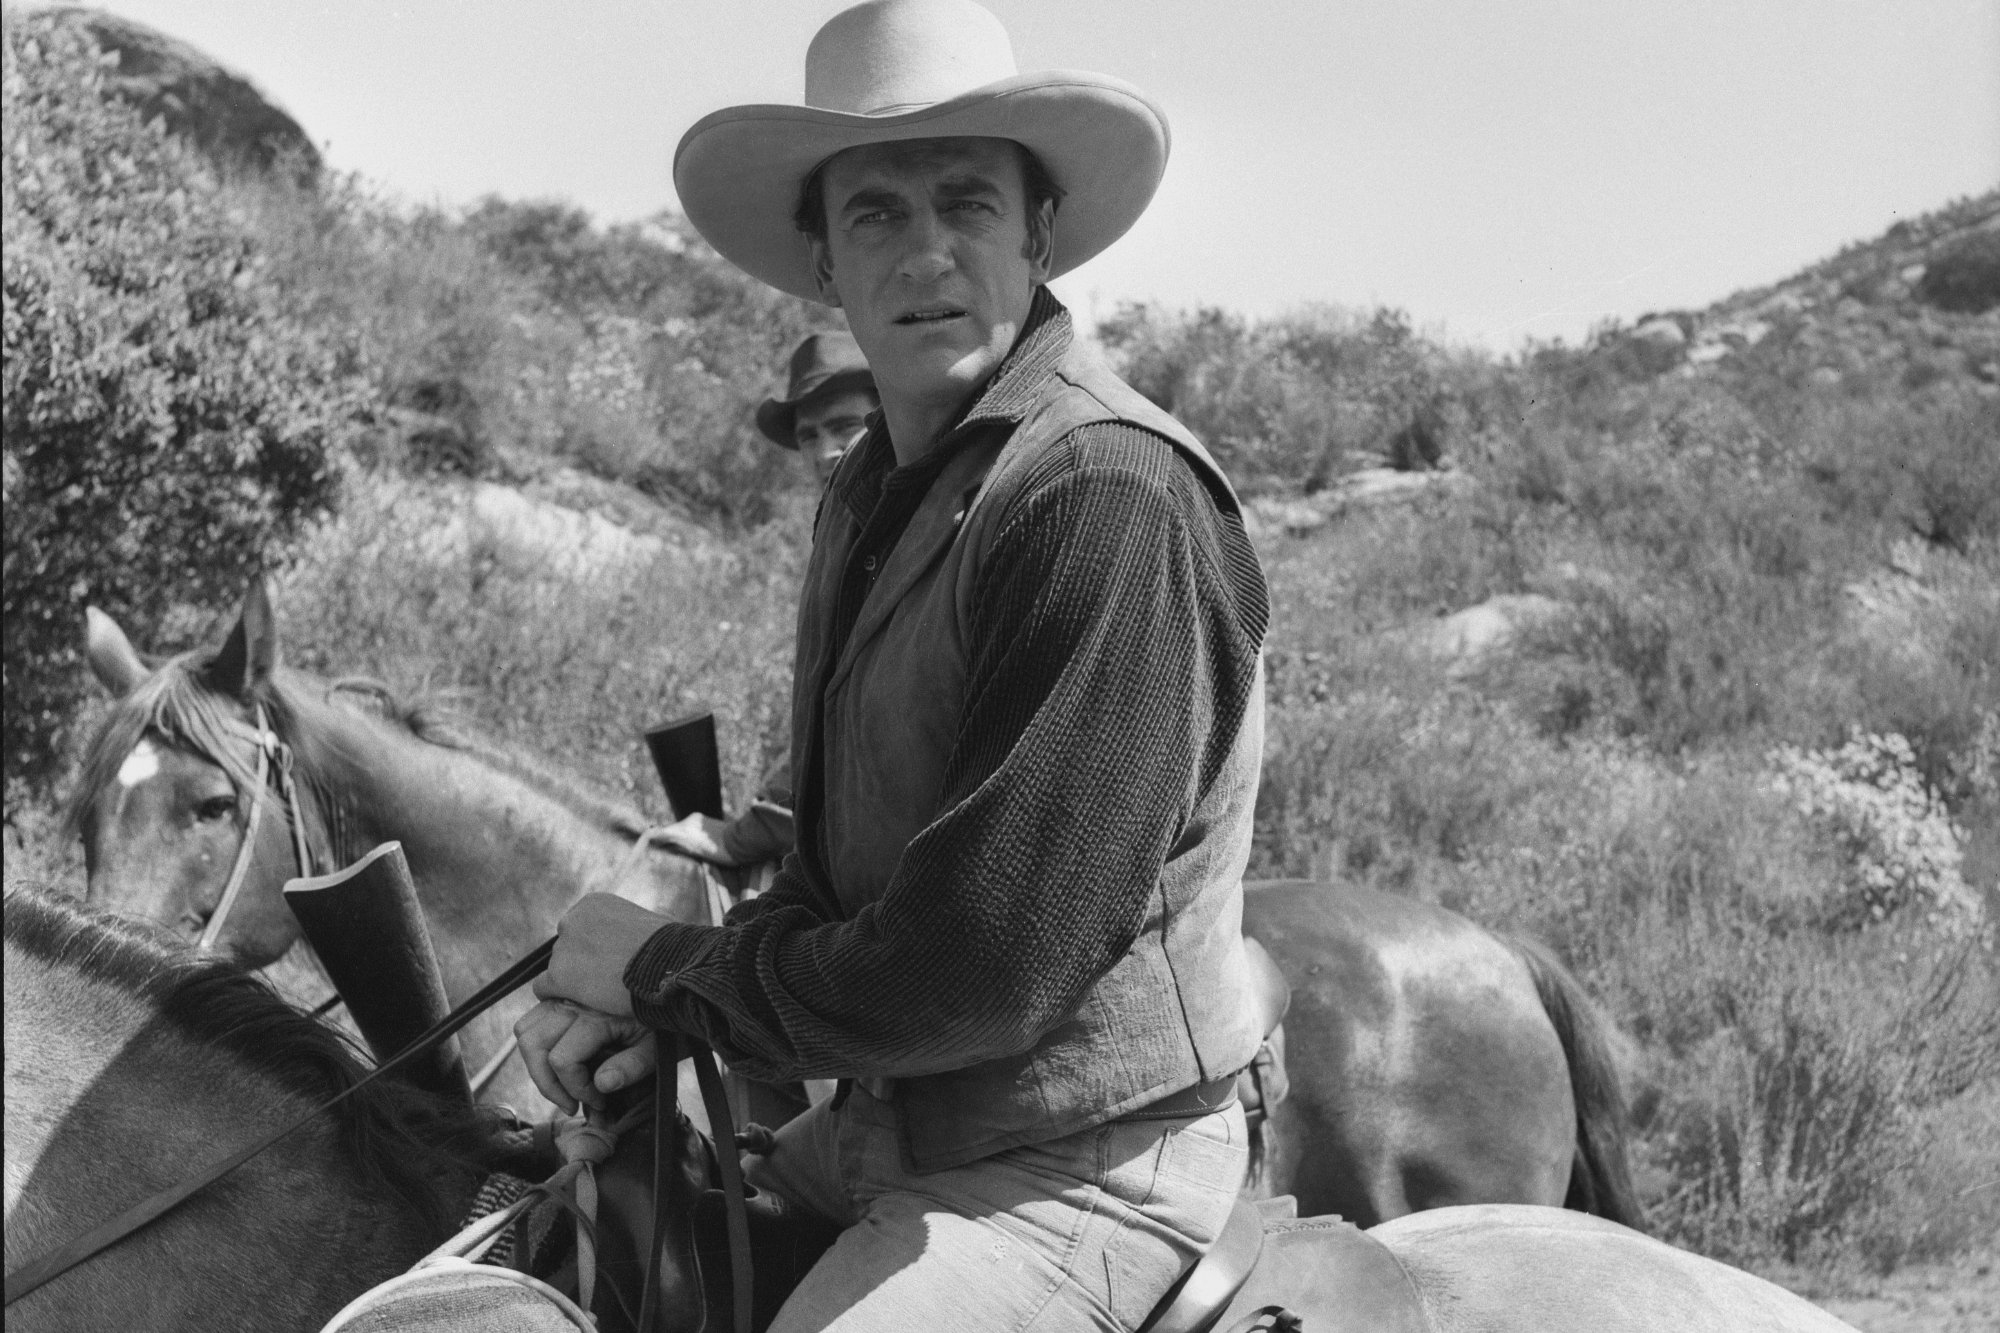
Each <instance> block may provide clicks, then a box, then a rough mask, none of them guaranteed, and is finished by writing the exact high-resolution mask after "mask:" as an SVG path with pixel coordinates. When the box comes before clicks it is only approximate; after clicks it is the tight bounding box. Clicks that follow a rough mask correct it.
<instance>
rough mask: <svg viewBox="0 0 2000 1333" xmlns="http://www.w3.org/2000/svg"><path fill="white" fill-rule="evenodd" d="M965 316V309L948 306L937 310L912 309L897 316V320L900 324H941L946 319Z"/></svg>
mask: <svg viewBox="0 0 2000 1333" xmlns="http://www.w3.org/2000/svg"><path fill="white" fill-rule="evenodd" d="M964 316H965V312H964V311H963V310H953V309H950V308H948V307H947V308H940V309H937V310H912V311H911V312H910V313H909V314H907V315H898V316H896V322H897V323H898V324H941V323H943V322H944V321H945V320H948V319H962V318H964Z"/></svg>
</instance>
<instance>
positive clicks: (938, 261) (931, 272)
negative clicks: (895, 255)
mask: <svg viewBox="0 0 2000 1333" xmlns="http://www.w3.org/2000/svg"><path fill="white" fill-rule="evenodd" d="M904 237H905V240H906V242H907V243H906V245H905V246H904V249H903V262H902V271H903V275H904V276H905V277H908V278H913V279H915V280H916V281H918V282H935V281H937V279H939V278H941V277H943V276H944V275H945V274H947V273H949V272H951V270H952V268H953V267H954V266H955V265H956V263H957V261H956V260H955V259H954V258H953V257H952V253H951V230H950V228H948V227H946V226H945V225H944V222H943V220H942V219H940V218H939V217H938V215H937V214H936V213H935V212H932V211H931V210H929V209H922V210H919V211H918V213H917V215H916V217H914V218H913V219H911V222H910V225H909V227H908V229H907V230H906V231H905V232H904Z"/></svg>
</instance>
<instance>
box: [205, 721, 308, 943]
mask: <svg viewBox="0 0 2000 1333" xmlns="http://www.w3.org/2000/svg"><path fill="white" fill-rule="evenodd" d="M256 709H257V713H256V718H257V723H256V727H255V729H254V730H253V731H252V732H251V741H252V743H253V744H254V745H255V746H256V747H257V789H256V790H255V791H253V792H252V793H251V794H250V819H249V822H248V824H247V825H246V826H245V828H244V830H243V845H242V846H240V847H238V848H237V849H236V863H235V864H234V865H232V866H231V867H230V869H229V879H228V881H227V882H226V883H225V884H224V885H223V886H222V897H221V898H220V899H218V900H217V901H216V904H215V911H214V912H213V913H211V914H210V915H209V918H208V924H207V925H206V926H204V927H202V932H201V939H200V941H199V942H198V944H197V945H196V947H197V948H200V949H201V950H203V951H204V952H206V951H208V950H211V949H213V948H215V942H216V941H217V940H219V939H221V938H222V927H223V924H224V923H225V922H227V921H228V920H229V912H230V909H231V908H233V907H235V906H236V900H237V898H238V897H240V896H241V895H242V893H243V881H244V880H245V879H247V878H248V877H249V874H250V860H251V858H252V857H253V856H255V855H256V853H257V826H258V823H259V822H260V821H261V820H262V819H263V816H264V801H265V797H266V795H267V793H268V792H269V790H270V786H271V776H272V774H273V773H274V772H275V773H276V774H277V785H278V795H279V797H280V798H281V799H282V800H283V801H284V803H285V817H286V818H287V819H288V820H289V821H290V823H291V826H292V857H293V859H294V860H295V861H296V862H297V863H298V873H299V875H300V876H301V877H305V876H310V875H311V874H312V873H313V860H312V849H311V848H310V847H308V846H307V845H306V821H305V812H304V811H303V810H301V809H300V808H299V787H298V783H297V782H295V781H294V780H293V778H292V747H291V746H289V745H287V744H285V743H284V742H283V741H282V740H279V739H278V733H277V732H275V731H273V730H271V722H270V718H269V716H268V715H267V714H266V713H265V711H264V705H263V703H262V702H261V701H259V702H258V704H257V705H256Z"/></svg>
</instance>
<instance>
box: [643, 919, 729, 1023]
mask: <svg viewBox="0 0 2000 1333" xmlns="http://www.w3.org/2000/svg"><path fill="white" fill-rule="evenodd" d="M721 934H722V932H721V931H720V930H718V929H716V928H715V927H713V926H694V925H689V924H687V923H685V922H680V921H675V922H671V923H669V924H667V925H664V926H661V927H660V928H659V929H658V930H656V931H654V932H653V935H652V938H650V939H648V940H647V941H646V942H645V944H643V945H641V946H640V948H639V952H638V953H636V954H634V955H632V961H631V962H629V963H627V964H626V965H625V976H624V982H625V989H627V990H629V991H631V992H632V1016H633V1017H634V1018H636V1019H638V1020H639V1021H640V1022H641V1023H644V1024H645V1025H646V1026H647V1027H649V1028H675V1029H678V1028H679V1027H680V1026H681V1024H679V1023H677V1022H675V1020H674V1015H675V1013H676V1012H677V1011H678V1010H679V1009H680V1008H681V1005H680V1003H678V1001H679V1000H680V998H681V995H682V992H681V989H680V986H679V984H678V981H679V978H680V974H681V973H682V972H684V971H686V970H687V969H688V968H690V967H692V966H694V965H695V964H696V963H699V962H700V961H701V960H702V959H703V958H705V957H707V955H708V953H709V950H710V949H711V948H712V947H713V944H714V941H715V939H716V937H718V936H720V935H721Z"/></svg>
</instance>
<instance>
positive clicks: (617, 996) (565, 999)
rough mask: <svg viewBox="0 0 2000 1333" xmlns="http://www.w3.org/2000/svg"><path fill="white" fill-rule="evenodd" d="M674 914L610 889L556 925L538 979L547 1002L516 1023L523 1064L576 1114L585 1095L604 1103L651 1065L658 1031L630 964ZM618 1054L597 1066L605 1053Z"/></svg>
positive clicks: (540, 994)
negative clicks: (648, 1018) (640, 1012)
mask: <svg viewBox="0 0 2000 1333" xmlns="http://www.w3.org/2000/svg"><path fill="white" fill-rule="evenodd" d="M667 923H668V918H666V917H664V916H661V915H660V914H658V913H657V912H649V911H647V910H646V909H645V908H643V907H640V906H639V905H638V904H636V903H631V902H627V901H626V900H625V899H623V898H619V897H616V896H614V895H612V894H608V893H593V894H591V895H590V896H589V897H587V898H583V899H581V900H579V901H578V902H577V904H576V906H574V907H572V908H570V909H569V911H568V913H567V914H565V915H564V917H563V919H562V924H561V926H559V927H558V928H557V930H556V947H555V953H554V954H553V955H551V956H550V958H549V970H548V971H546V972H544V973H543V974H542V975H541V976H539V977H537V978H536V979H535V994H536V996H537V997H538V998H540V999H541V1001H542V1003H540V1004H538V1005H536V1006H535V1007H534V1008H533V1009H530V1010H529V1011H528V1012H527V1013H526V1014H524V1015H523V1016H522V1017H521V1021H520V1022H518V1023H516V1024H515V1025H514V1035H515V1036H516V1037H517V1038H519V1039H520V1042H521V1063H522V1064H524V1065H526V1066H527V1069H528V1077H530V1078H532V1079H534V1081H535V1086H536V1087H538V1088H540V1089H541V1090H542V1095H543V1096H544V1097H547V1098H548V1099H549V1100H550V1101H552V1102H554V1103H555V1104H556V1105H557V1106H560V1107H562V1108H563V1110H564V1111H565V1112H567V1113H569V1114H575V1112H576V1109H577V1103H578V1102H579V1101H581V1102H584V1103H587V1104H589V1105H591V1106H602V1105H603V1104H604V1094H605V1093H607V1092H613V1091H616V1090H617V1089H619V1088H622V1087H624V1086H625V1085H626V1084H628V1083H631V1082H632V1081H634V1080H635V1079H637V1078H639V1077H640V1076H642V1075H644V1074H647V1073H650V1072H651V1071H652V1068H653V1065H654V1062H655V1061H656V1059H657V1056H656V1055H655V1053H654V1043H653V1037H652V1034H651V1033H650V1032H648V1031H647V1030H646V1029H645V1027H643V1026H642V1025H641V1024H640V1023H639V1022H638V1021H637V1020H636V1019H634V1018H633V1017H632V992H630V991H628V990H627V989H625V966H626V964H628V963H630V962H631V961H632V957H633V955H634V954H636V953H638V952H639V950H640V948H641V947H642V946H644V944H645V943H646V941H647V940H649V939H651V938H652V936H653V932H654V931H656V930H658V929H659V928H660V927H661V926H663V925H666V924H667ZM613 1048H617V1050H616V1053H615V1054H613V1055H612V1056H610V1058H608V1059H606V1060H605V1061H604V1062H603V1064H602V1065H598V1066H597V1068H596V1071H595V1077H594V1078H593V1076H592V1065H593V1064H595V1062H596V1059H597V1057H598V1056H599V1055H601V1054H602V1053H603V1052H604V1051H606V1050H608V1049H613Z"/></svg>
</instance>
